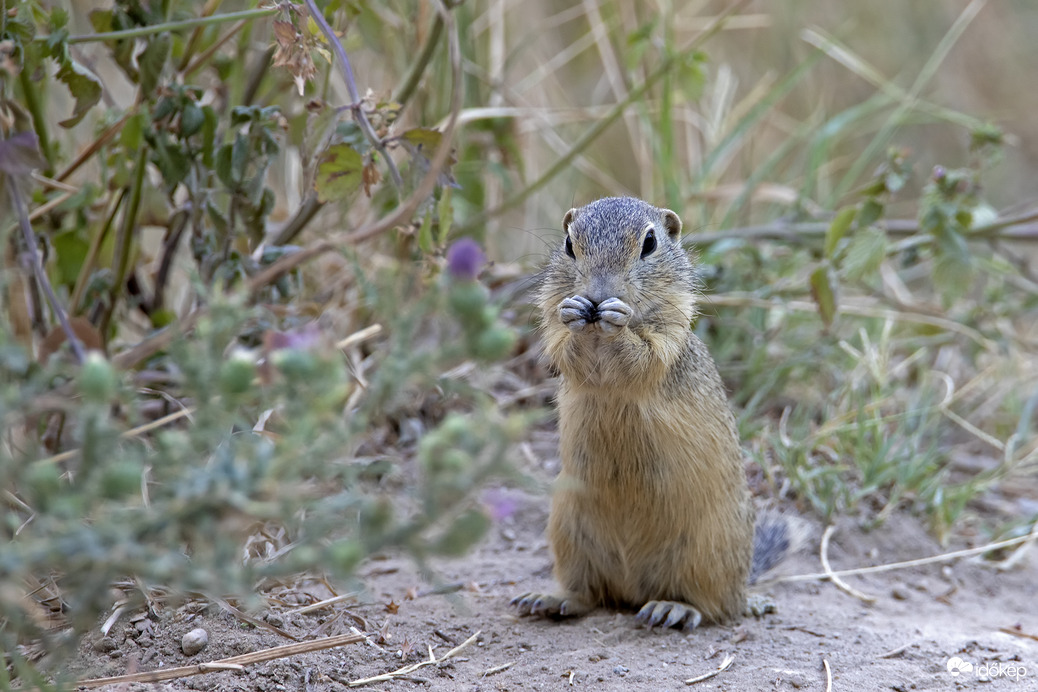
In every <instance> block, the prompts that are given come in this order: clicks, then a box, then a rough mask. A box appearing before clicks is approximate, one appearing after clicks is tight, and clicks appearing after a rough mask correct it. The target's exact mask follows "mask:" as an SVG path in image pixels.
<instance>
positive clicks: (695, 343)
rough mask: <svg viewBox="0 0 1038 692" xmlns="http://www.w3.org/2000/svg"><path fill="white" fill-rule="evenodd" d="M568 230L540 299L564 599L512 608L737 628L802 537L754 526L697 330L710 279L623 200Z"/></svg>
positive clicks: (657, 225)
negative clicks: (764, 578)
mask: <svg viewBox="0 0 1038 692" xmlns="http://www.w3.org/2000/svg"><path fill="white" fill-rule="evenodd" d="M562 224H563V228H564V230H565V232H566V237H565V239H564V241H563V243H562V245H561V247H560V248H558V249H557V250H555V252H554V253H553V254H552V256H551V259H550V260H549V263H548V266H547V267H546V268H545V270H544V272H543V274H542V277H541V279H542V281H541V287H540V291H539V294H538V305H539V307H540V309H541V312H542V320H541V322H542V324H541V328H542V331H543V336H544V340H545V350H546V353H547V356H548V358H549V360H550V361H551V364H552V365H553V367H554V368H555V369H557V370H558V372H559V374H560V375H561V386H560V389H559V393H558V399H557V402H558V411H559V431H560V436H561V450H560V451H561V457H562V470H561V472H560V474H559V478H558V480H557V485H556V490H555V493H554V496H553V500H552V508H551V517H550V519H549V522H548V535H549V540H550V543H551V547H552V552H553V553H554V556H555V577H556V579H557V580H558V582H559V584H560V585H561V587H562V591H561V592H560V593H559V594H556V595H548V594H537V593H528V594H523V595H521V596H518V597H516V598H515V599H513V600H512V604H513V605H515V606H517V608H518V611H519V613H520V614H521V615H530V614H534V615H545V616H548V617H564V616H577V615H582V614H584V613H586V612H588V611H589V610H591V609H592V608H594V607H596V606H598V605H614V606H622V607H635V608H640V610H639V611H638V615H637V618H638V620H639V621H641V622H643V623H645V624H648V625H650V626H652V625H664V626H668V627H670V626H681V627H684V628H689V629H690V628H693V627H695V626H696V625H698V624H699V623H700V622H701V621H705V622H725V621H728V620H730V619H732V618H733V617H735V616H737V615H739V614H741V613H743V612H744V611H745V610H746V608H747V596H746V593H747V592H746V586H747V584H748V583H752V582H753V581H754V580H755V579H756V577H757V576H758V575H759V574H761V573H762V572H764V571H765V570H767V569H768V568H770V567H771V566H773V564H774V563H775V562H777V561H778V559H779V558H781V557H782V555H783V554H784V553H785V552H786V551H787V550H788V549H789V547H790V545H789V543H790V535H789V531H788V530H787V529H788V527H787V525H786V524H785V523H784V521H783V520H782V517H780V516H778V515H775V516H772V515H767V517H768V518H767V519H763V518H762V520H761V521H758V522H757V526H756V531H755V529H754V509H753V504H752V501H751V499H750V493H749V489H748V487H747V482H746V475H745V471H744V469H743V462H742V453H741V450H740V446H739V436H738V433H737V431H736V427H735V418H734V417H733V415H732V412H731V410H730V408H729V407H728V400H727V397H726V396H725V391H724V387H723V385H722V383H721V378H720V377H719V376H718V374H717V368H716V367H715V365H714V361H713V359H712V358H711V357H710V354H709V352H708V351H707V348H706V346H705V345H704V344H703V342H702V341H700V340H699V338H698V337H697V336H696V335H695V334H693V333H692V322H693V320H694V318H695V316H696V314H697V307H696V304H697V296H698V294H699V282H698V279H697V276H696V271H695V268H694V266H693V263H692V260H691V259H690V258H689V256H688V254H687V253H686V252H685V250H684V249H683V248H682V246H681V220H680V219H679V218H678V216H677V214H675V213H674V212H672V211H670V210H669V209H657V208H656V207H653V206H651V205H649V204H646V203H645V202H642V201H641V200H637V199H632V198H628V197H613V198H607V199H601V200H598V201H597V202H594V203H592V204H589V205H587V206H585V207H581V208H579V209H572V210H570V211H569V212H568V213H567V214H566V216H565V218H564V219H563V221H562Z"/></svg>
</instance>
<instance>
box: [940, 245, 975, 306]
mask: <svg viewBox="0 0 1038 692" xmlns="http://www.w3.org/2000/svg"><path fill="white" fill-rule="evenodd" d="M933 283H934V286H936V287H937V290H938V291H940V293H941V300H942V302H943V303H944V305H945V306H950V305H951V304H952V303H954V302H955V301H956V300H958V299H959V298H961V297H962V296H964V295H965V294H966V291H967V290H968V289H969V287H970V285H971V284H972V283H973V266H972V265H971V263H970V262H969V260H968V259H967V258H964V257H963V256H962V255H960V254H959V253H956V252H947V253H942V254H939V255H938V256H937V257H935V258H934V263H933Z"/></svg>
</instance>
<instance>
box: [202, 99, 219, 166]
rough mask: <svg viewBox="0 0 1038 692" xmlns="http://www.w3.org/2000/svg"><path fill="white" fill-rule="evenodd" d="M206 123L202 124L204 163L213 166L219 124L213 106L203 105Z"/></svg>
mask: <svg viewBox="0 0 1038 692" xmlns="http://www.w3.org/2000/svg"><path fill="white" fill-rule="evenodd" d="M202 115H203V116H204V117H205V123H203V125H202V165H204V166H206V167H208V168H212V167H213V144H214V143H215V142H216V127H217V125H218V124H219V119H218V118H217V115H216V111H215V110H213V107H212V106H202Z"/></svg>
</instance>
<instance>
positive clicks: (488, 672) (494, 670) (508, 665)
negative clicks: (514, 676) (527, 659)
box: [479, 661, 515, 678]
mask: <svg viewBox="0 0 1038 692" xmlns="http://www.w3.org/2000/svg"><path fill="white" fill-rule="evenodd" d="M514 665H515V661H509V662H508V663H502V664H501V665H499V666H494V667H493V668H488V669H486V670H484V671H483V674H482V675H480V676H479V677H481V678H485V677H488V676H490V675H496V674H497V673H503V672H504V671H506V670H508V669H509V668H511V667H512V666H514Z"/></svg>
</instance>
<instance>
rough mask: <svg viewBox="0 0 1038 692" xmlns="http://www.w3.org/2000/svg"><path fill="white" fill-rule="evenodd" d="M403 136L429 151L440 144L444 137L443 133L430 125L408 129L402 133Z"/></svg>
mask: <svg viewBox="0 0 1038 692" xmlns="http://www.w3.org/2000/svg"><path fill="white" fill-rule="evenodd" d="M401 138H402V139H404V140H405V141H407V142H410V143H411V144H414V145H415V146H420V147H422V148H423V149H425V150H427V151H429V150H433V149H435V148H436V147H438V146H439V145H440V140H441V139H443V133H441V132H440V131H439V130H433V129H432V128H429V127H416V128H414V129H413V130H408V131H407V132H405V133H404V134H402V135H401Z"/></svg>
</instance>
